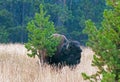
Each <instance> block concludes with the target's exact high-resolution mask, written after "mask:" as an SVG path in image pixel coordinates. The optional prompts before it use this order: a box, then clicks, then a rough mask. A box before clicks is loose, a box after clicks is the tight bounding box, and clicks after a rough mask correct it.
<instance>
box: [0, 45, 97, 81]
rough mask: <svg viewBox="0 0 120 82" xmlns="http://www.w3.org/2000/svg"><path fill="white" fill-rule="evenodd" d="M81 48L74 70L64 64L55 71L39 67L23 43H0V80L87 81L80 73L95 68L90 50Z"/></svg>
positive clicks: (47, 67)
mask: <svg viewBox="0 0 120 82" xmlns="http://www.w3.org/2000/svg"><path fill="white" fill-rule="evenodd" d="M82 49H83V52H82V57H81V63H80V64H79V65H78V66H77V67H76V68H75V69H74V70H71V69H69V67H67V66H66V67H63V68H62V69H61V70H58V71H56V70H54V69H53V68H52V67H50V66H48V65H46V66H44V67H41V65H40V64H38V58H37V57H36V58H30V57H28V56H27V55H26V53H27V51H26V49H25V47H24V45H21V44H0V82H87V81H85V80H83V78H82V76H81V73H82V72H85V73H87V74H93V73H95V72H96V68H93V67H92V66H91V61H92V56H93V52H92V50H91V49H90V48H84V47H82Z"/></svg>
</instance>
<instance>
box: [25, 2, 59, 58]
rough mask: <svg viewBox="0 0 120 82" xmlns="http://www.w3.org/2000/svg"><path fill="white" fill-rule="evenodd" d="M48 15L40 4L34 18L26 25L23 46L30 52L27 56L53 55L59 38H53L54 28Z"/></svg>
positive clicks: (42, 56)
mask: <svg viewBox="0 0 120 82" xmlns="http://www.w3.org/2000/svg"><path fill="white" fill-rule="evenodd" d="M49 18H50V16H46V11H44V8H43V5H42V4H41V5H40V13H36V14H35V17H34V20H31V21H30V22H29V23H28V25H27V30H28V37H29V40H28V43H26V44H25V47H26V48H27V50H28V51H31V53H28V56H30V57H35V55H37V56H38V57H39V58H44V57H45V56H50V57H51V56H53V55H54V53H55V51H56V46H57V45H58V44H59V38H58V39H57V38H54V37H52V36H51V35H52V34H54V33H55V32H56V31H55V28H54V24H53V22H50V21H49Z"/></svg>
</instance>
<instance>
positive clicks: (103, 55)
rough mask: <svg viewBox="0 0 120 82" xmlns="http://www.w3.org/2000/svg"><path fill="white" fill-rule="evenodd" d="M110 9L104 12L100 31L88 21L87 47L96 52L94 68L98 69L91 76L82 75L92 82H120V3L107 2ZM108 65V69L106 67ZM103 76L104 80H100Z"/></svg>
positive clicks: (85, 30) (85, 31)
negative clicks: (99, 81)
mask: <svg viewBox="0 0 120 82" xmlns="http://www.w3.org/2000/svg"><path fill="white" fill-rule="evenodd" d="M106 1H107V5H109V6H110V9H106V10H105V11H104V19H103V21H102V23H101V27H99V29H97V28H96V26H95V24H94V23H93V22H92V21H91V20H88V21H86V28H85V29H84V33H86V34H88V37H89V40H88V43H87V45H88V46H89V47H91V48H92V49H93V51H94V52H95V55H94V59H93V61H92V65H93V66H97V67H98V69H99V70H98V71H97V72H96V74H93V75H91V76H88V75H86V74H85V73H82V75H83V77H84V79H89V80H90V81H91V82H97V81H98V79H100V80H101V82H120V1H119V0H116V1H112V0H106ZM106 65H107V68H105V66H106ZM100 75H102V78H100Z"/></svg>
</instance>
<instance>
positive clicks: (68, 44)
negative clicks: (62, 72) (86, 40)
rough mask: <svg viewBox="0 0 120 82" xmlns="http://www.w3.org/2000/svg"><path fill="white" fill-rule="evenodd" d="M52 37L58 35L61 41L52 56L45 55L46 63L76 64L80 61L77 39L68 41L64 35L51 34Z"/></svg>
mask: <svg viewBox="0 0 120 82" xmlns="http://www.w3.org/2000/svg"><path fill="white" fill-rule="evenodd" d="M52 36H54V37H60V39H61V41H60V44H59V45H58V47H57V51H56V52H55V55H53V56H52V57H47V58H46V59H47V63H48V64H50V65H51V64H54V65H57V66H58V65H59V64H64V65H69V66H73V65H77V64H79V63H80V59H81V52H82V50H81V48H80V43H79V42H78V41H72V40H71V41H69V40H68V39H67V38H66V37H65V36H64V35H60V34H53V35H52Z"/></svg>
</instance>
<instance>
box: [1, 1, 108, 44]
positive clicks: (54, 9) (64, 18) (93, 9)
mask: <svg viewBox="0 0 120 82" xmlns="http://www.w3.org/2000/svg"><path fill="white" fill-rule="evenodd" d="M41 3H42V4H43V5H44V9H45V10H46V11H47V15H50V20H51V21H53V22H54V25H55V28H56V30H57V31H58V33H61V34H64V35H66V36H67V37H68V38H70V39H74V40H78V41H80V42H81V43H82V44H84V43H85V41H86V40H87V36H86V35H84V34H83V33H82V30H83V29H84V27H85V21H86V20H87V19H91V20H92V21H94V22H95V23H96V26H99V25H100V22H101V20H102V18H103V17H102V12H103V10H104V9H105V8H106V5H105V0H0V42H1V43H8V42H21V43H23V42H27V40H28V37H27V31H26V26H27V23H28V22H29V21H30V20H31V19H33V17H34V15H35V13H36V12H38V11H39V5H40V4H41Z"/></svg>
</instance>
